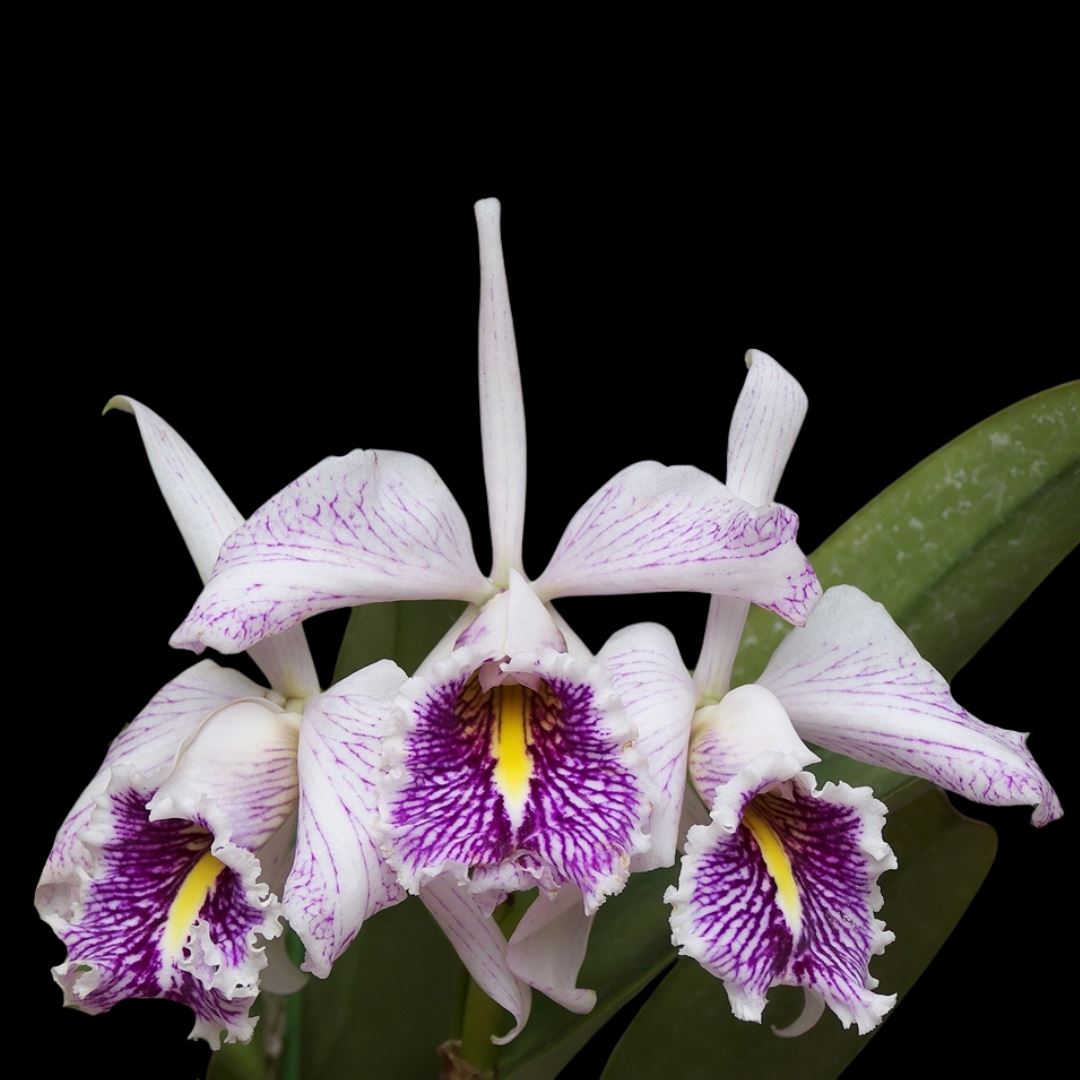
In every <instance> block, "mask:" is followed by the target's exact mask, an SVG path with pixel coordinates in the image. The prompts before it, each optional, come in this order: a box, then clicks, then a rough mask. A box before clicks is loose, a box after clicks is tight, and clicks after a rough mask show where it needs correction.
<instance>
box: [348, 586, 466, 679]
mask: <svg viewBox="0 0 1080 1080" xmlns="http://www.w3.org/2000/svg"><path fill="white" fill-rule="evenodd" d="M464 610H465V605H464V604H463V603H462V602H461V601H460V600H399V601H397V602H396V603H391V604H365V605H364V606H363V607H358V608H353V609H352V613H351V614H350V615H349V625H348V626H347V627H346V628H345V636H344V637H343V638H342V639H341V648H340V650H339V651H338V658H337V664H336V665H335V666H334V682H338V681H339V680H341V679H344V678H345V676H346V675H351V674H352V673H353V672H354V671H359V670H360V668H362V667H367V665H368V664H374V663H375V661H376V660H384V659H386V658H389V659H391V660H393V661H395V662H396V663H397V664H399V665H400V666H401V667H403V668H404V669H405V670H406V671H407V672H408V673H409V674H410V675H411V674H412V673H413V672H414V671H415V670H416V669H417V668H418V667H419V666H420V663H421V661H423V659H424V658H425V657H426V656H427V655H428V653H430V652H431V650H432V649H433V648H434V647H435V645H436V644H438V642H439V639H440V638H441V637H442V636H443V634H445V633H446V631H447V630H449V629H450V627H451V626H453V625H454V622H455V621H456V620H457V618H458V616H459V615H461V613H462V612H463V611H464Z"/></svg>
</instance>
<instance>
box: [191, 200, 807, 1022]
mask: <svg viewBox="0 0 1080 1080" xmlns="http://www.w3.org/2000/svg"><path fill="white" fill-rule="evenodd" d="M476 219H477V224H478V229H479V237H480V265H481V301H480V333H479V358H480V407H481V428H482V436H483V448H484V472H485V480H486V485H487V495H488V507H489V517H490V523H491V536H492V548H493V553H494V565H493V568H492V571H491V574H490V575H489V576H485V575H483V574H482V573H481V572H480V570H479V568H478V566H477V564H476V559H475V556H474V555H473V552H472V547H471V542H470V535H469V529H468V525H467V524H466V522H465V518H464V515H463V514H462V512H461V510H460V508H459V507H458V505H457V503H456V502H455V500H454V498H453V496H452V495H451V494H450V492H449V491H448V490H447V488H446V486H445V485H444V484H443V482H442V480H441V479H440V478H439V476H438V475H437V474H436V472H435V471H434V470H433V469H432V468H431V466H430V465H428V464H427V463H426V462H424V461H422V460H421V459H419V458H416V457H414V456H412V455H409V454H404V453H396V452H392V451H381V450H380V451H354V452H353V453H351V454H349V455H347V456H345V457H341V458H329V459H327V460H326V461H323V462H322V463H321V464H319V465H317V466H315V467H314V468H313V469H311V470H310V471H309V472H307V473H305V474H304V475H303V476H302V477H300V479H298V480H297V481H295V482H294V483H293V484H291V485H290V486H289V487H287V488H286V489H285V490H284V491H282V492H281V493H280V494H279V495H277V496H275V497H274V498H272V499H271V500H270V501H269V502H268V503H267V504H266V505H265V506H263V507H262V509H260V510H259V511H258V512H257V513H256V514H255V515H254V516H253V517H252V518H251V519H249V520H248V521H247V522H246V523H245V524H244V525H243V526H242V527H241V528H239V529H237V530H236V531H235V532H233V533H232V535H231V536H230V537H229V538H228V540H227V541H226V543H225V544H224V546H223V547H222V549H221V553H220V556H219V558H218V561H217V564H216V566H215V567H214V572H213V575H212V577H211V578H210V581H209V583H208V584H207V586H206V588H205V589H204V591H203V593H202V595H201V596H200V597H199V599H198V601H197V603H196V604H195V607H194V608H193V610H192V611H191V613H190V614H189V616H188V617H187V619H186V620H185V621H184V623H183V625H182V626H181V627H180V629H179V630H178V631H177V632H176V634H175V635H174V636H173V639H172V640H173V644H174V645H177V646H180V647H186V648H191V649H194V650H195V651H197V652H198V651H201V650H202V649H203V648H204V647H206V646H212V647H214V648H217V649H218V650H220V651H222V652H226V653H228V652H235V651H237V650H239V649H243V648H250V647H252V646H255V645H257V644H259V643H260V642H262V641H264V640H265V639H267V638H268V637H270V636H271V635H274V634H278V633H282V632H286V631H288V630H290V628H293V627H295V626H296V624H297V623H299V622H300V621H301V620H302V619H305V618H307V617H309V616H311V615H314V614H316V613H318V612H322V611H327V610H330V609H332V608H338V607H342V606H346V605H357V604H364V603H370V602H376V601H388V600H398V599H408V598H411V599H440V598H444V599H461V600H466V601H468V602H469V607H468V609H467V610H466V612H465V614H464V615H463V616H462V618H461V620H460V622H459V623H458V624H457V625H456V626H455V627H454V628H453V630H452V631H451V632H450V633H449V634H448V635H447V636H446V638H445V640H444V641H443V642H442V643H441V644H440V645H439V647H438V648H436V650H435V651H434V653H433V654H432V656H431V657H429V658H428V660H427V661H426V662H425V663H424V664H423V665H422V666H421V668H420V670H419V671H418V672H417V673H416V675H415V676H414V677H413V678H412V679H410V680H409V681H408V682H407V683H405V685H404V686H403V688H402V692H401V695H400V697H399V698H398V706H399V714H398V715H399V725H398V730H397V732H396V734H395V735H394V737H393V738H391V739H389V740H388V741H387V743H386V744H385V749H384V755H383V761H382V775H381V776H375V775H374V766H373V763H372V762H370V761H366V762H365V763H364V777H365V780H364V782H374V781H377V783H378V787H379V789H380V808H381V821H379V822H372V828H373V829H375V830H377V831H379V832H381V835H382V838H383V843H384V851H385V853H386V856H387V859H388V861H389V863H390V865H391V866H392V867H393V869H394V870H395V871H396V874H397V879H398V881H399V882H400V884H401V885H403V886H404V887H405V888H407V889H408V890H410V891H412V892H418V893H419V894H420V895H421V897H422V898H423V899H424V900H425V902H426V903H427V904H428V906H429V908H430V909H431V910H432V912H433V913H434V914H435V916H436V918H438V919H439V921H440V923H441V924H442V925H443V926H444V928H445V929H446V930H447V932H448V934H449V935H450V936H451V938H452V939H453V940H454V943H455V945H456V946H457V947H458V950H459V952H460V954H461V956H462V958H463V960H464V961H465V963H466V965H467V966H468V967H469V969H470V971H471V972H472V973H473V975H474V977H476V978H477V981H478V982H479V983H480V985H482V986H483V987H484V988H485V989H486V990H487V991H488V993H489V994H490V995H491V996H492V997H493V998H495V999H496V1000H497V1001H499V1002H500V1004H503V1005H505V1006H506V1007H507V1008H508V1009H509V1010H510V1011H511V1012H512V1013H513V1014H514V1015H515V1017H516V1019H517V1021H518V1025H517V1027H515V1029H514V1032H511V1036H512V1035H513V1034H514V1033H515V1032H516V1031H517V1030H518V1028H519V1027H520V1024H521V1023H523V1022H524V1019H525V1016H526V1015H527V1012H528V992H527V986H528V985H531V986H535V987H539V988H540V989H542V990H544V991H545V992H546V993H548V994H549V995H550V996H552V997H554V998H555V999H556V1000H559V1001H561V1002H562V1003H563V1004H564V1005H567V1006H568V1007H570V1008H576V1009H579V1010H583V1009H587V1008H589V1007H591V1004H592V997H591V996H590V995H589V994H588V993H587V992H585V991H580V990H577V989H576V988H575V987H574V986H573V982H574V977H575V976H576V970H577V966H578V965H580V962H581V957H582V955H583V950H584V944H585V938H586V936H587V933H588V920H589V919H590V917H591V916H592V914H593V913H594V912H595V911H596V909H597V907H598V906H599V905H600V904H601V903H602V902H603V900H604V898H605V897H606V896H608V895H610V894H611V893H614V892H617V891H618V890H619V889H620V888H621V887H622V886H623V884H624V883H625V880H626V878H627V875H628V874H629V872H630V871H631V869H647V868H651V867H655V866H662V865H671V864H672V862H673V861H674V857H675V843H676V838H677V837H676V834H677V828H678V821H679V816H680V810H681V803H682V794H683V789H684V778H685V765H686V752H687V741H688V736H689V725H690V719H691V716H692V712H693V703H694V694H693V688H692V684H691V682H690V679H689V676H688V674H687V673H686V670H685V667H684V666H683V665H682V663H681V661H680V659H679V654H678V650H677V647H676V645H675V642H674V639H673V638H672V636H671V635H670V634H669V633H668V632H667V631H666V630H664V629H663V628H661V627H659V626H655V625H640V626H634V627H630V628H628V629H626V630H624V631H622V632H620V633H618V634H616V635H615V636H614V637H613V638H612V639H611V640H610V641H609V642H608V643H607V644H606V645H605V646H604V647H603V649H602V650H601V651H600V653H599V654H598V655H597V656H596V657H595V658H594V657H593V656H592V655H591V654H590V653H589V652H588V650H587V649H586V648H585V646H584V645H583V644H582V643H581V642H580V640H579V639H578V638H577V637H576V635H574V633H573V631H572V630H571V629H570V628H569V627H568V626H567V625H566V624H565V622H564V621H563V620H562V619H561V617H560V616H559V615H558V614H557V613H556V611H555V610H554V608H553V607H551V604H550V601H551V600H552V599H553V598H555V597H559V596H571V595H590V594H592V595H595V594H606V593H635V592H645V591H667V590H678V591H703V592H710V593H722V594H724V595H728V596H734V597H740V598H742V599H744V600H746V601H748V602H754V603H757V604H760V605H762V606H764V607H767V608H769V609H770V610H773V611H775V612H777V613H779V614H780V615H781V616H783V617H784V618H786V619H788V620H789V621H791V622H795V623H801V622H802V621H803V619H804V618H805V616H806V613H807V611H808V609H809V606H810V604H811V603H812V602H813V601H814V600H815V599H816V598H817V596H818V595H819V592H820V589H819V587H818V583H817V579H816V577H815V576H814V573H813V570H812V569H811V568H810V567H809V564H808V563H807V561H806V558H805V556H804V555H803V554H802V552H801V551H800V550H799V548H798V546H797V544H796V539H795V534H796V529H797V524H798V521H797V518H796V516H795V515H794V514H793V513H792V512H791V511H790V510H788V509H787V508H786V507H783V506H779V505H776V504H773V503H771V502H770V503H768V504H765V505H754V504H752V503H749V502H747V501H745V500H743V499H740V498H738V497H736V496H735V495H733V494H732V493H731V492H730V491H729V490H728V489H727V488H725V487H724V485H723V484H721V483H720V482H719V481H717V480H716V479H714V478H713V477H711V476H709V475H707V474H705V473H703V472H700V471H699V470H697V469H694V468H689V467H673V468H668V467H664V466H662V465H659V464H657V463H656V462H640V463H638V464H636V465H632V466H630V467H629V468H627V469H624V470H623V471H622V472H620V473H619V474H618V475H617V476H615V477H614V478H613V479H612V480H611V481H609V482H608V483H607V484H605V485H604V486H603V487H602V488H601V489H600V491H598V492H597V493H596V494H595V495H594V496H593V497H592V498H591V499H589V500H588V502H587V503H586V504H585V505H584V506H583V507H582V508H581V510H579V511H578V513H577V514H575V515H574V517H573V519H572V520H571V522H570V525H569V526H568V528H567V529H566V531H565V533H564V535H563V537H562V539H561V541H560V543H559V545H558V547H557V550H556V552H555V554H554V556H553V558H552V560H551V562H550V564H549V565H548V567H547V569H546V570H545V571H544V573H543V574H541V575H540V577H539V578H538V579H537V580H536V581H535V582H532V583H530V582H529V581H528V580H527V578H526V576H525V574H524V569H523V566H522V557H521V552H522V532H523V524H524V508H525V418H524V406H523V402H522V397H521V381H520V374H519V369H518V362H517V352H516V346H515V342H514V332H513V324H512V320H511V314H510V304H509V295H508V291H507V284H506V274H505V269H504V264H503V255H502V249H501V242H500V236H499V204H498V202H497V201H496V200H494V199H489V200H484V201H482V202H480V203H478V204H477V206H476ZM535 885H538V886H539V887H540V890H541V897H540V899H539V900H538V901H537V902H536V903H535V904H534V905H533V907H532V908H531V909H530V910H529V911H528V912H527V914H526V916H525V918H524V919H523V920H522V922H521V924H520V925H519V926H518V927H517V930H516V931H515V933H514V935H513V937H512V939H511V941H510V942H509V944H508V943H507V942H506V941H504V940H503V938H502V935H501V933H500V932H499V930H498V928H497V927H495V925H494V923H493V921H492V920H491V918H490V915H491V912H492V910H493V908H494V906H495V905H496V904H497V903H498V902H499V901H500V900H501V899H502V898H503V897H504V896H505V895H506V894H507V893H508V892H510V891H512V890H519V889H526V888H530V887H532V886H535ZM522 980H523V981H524V984H525V985H523V983H522ZM508 1037H510V1036H508Z"/></svg>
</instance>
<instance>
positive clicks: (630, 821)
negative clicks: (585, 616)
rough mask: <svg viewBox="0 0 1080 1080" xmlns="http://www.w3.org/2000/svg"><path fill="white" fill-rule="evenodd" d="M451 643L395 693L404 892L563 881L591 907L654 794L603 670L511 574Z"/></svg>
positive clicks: (393, 822)
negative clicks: (452, 881) (442, 882)
mask: <svg viewBox="0 0 1080 1080" xmlns="http://www.w3.org/2000/svg"><path fill="white" fill-rule="evenodd" d="M504 607H505V608H514V609H516V610H517V614H516V616H515V617H511V618H509V619H508V620H507V619H505V618H504V617H503V612H502V609H503V608H504ZM507 633H509V634H510V635H511V636H512V637H513V638H514V639H515V640H514V641H508V640H507V637H506V634H507ZM527 634H528V636H529V640H528V641H526V635H527ZM457 640H458V641H459V642H465V644H464V645H462V646H460V647H458V648H454V649H453V650H452V652H451V653H450V654H449V656H447V657H446V658H445V659H442V660H439V661H436V662H435V663H434V664H432V665H429V670H428V671H427V672H426V673H423V674H421V675H420V676H418V677H416V678H413V679H411V680H409V681H408V682H407V683H406V684H405V686H404V687H403V691H402V695H401V697H400V698H399V699H398V706H399V709H400V715H401V720H400V729H399V732H398V734H397V736H396V737H395V738H393V739H390V740H388V742H387V744H386V748H385V764H386V769H387V777H386V780H385V782H384V785H383V790H382V793H381V805H382V814H383V818H384V822H385V830H386V839H387V843H388V848H387V851H388V857H389V860H390V862H391V865H393V866H394V868H395V869H396V870H397V873H398V878H399V880H400V881H401V882H402V884H403V885H405V886H406V887H407V888H409V889H411V890H413V891H416V890H417V889H418V888H419V887H420V885H421V884H423V883H424V882H425V881H430V880H432V879H433V878H436V877H438V876H439V875H441V874H444V873H451V874H452V875H454V876H457V877H458V878H460V879H463V880H467V881H468V882H469V883H470V887H471V889H472V890H473V891H475V892H477V893H491V894H501V893H505V892H508V891H512V890H516V889H522V888H529V887H531V886H533V885H536V884H539V885H540V886H541V887H542V888H543V889H544V890H545V891H547V892H555V891H556V890H558V889H559V888H561V887H562V886H564V885H568V884H572V885H575V886H577V887H578V888H579V889H580V890H581V893H582V895H583V896H584V899H585V908H586V910H587V911H593V910H595V908H596V907H597V906H598V905H599V904H600V903H601V902H602V900H603V898H604V896H606V895H607V894H609V893H611V892H615V891H618V889H619V888H621V887H622V884H623V882H624V881H625V879H626V876H627V874H628V873H629V870H630V860H631V858H632V857H633V856H634V855H636V854H638V853H640V852H643V851H644V850H646V849H647V847H648V844H649V840H648V837H647V836H646V835H645V834H644V833H643V831H642V828H643V826H644V825H645V823H646V822H647V820H648V815H649V812H650V810H651V808H652V807H653V805H655V804H656V803H657V802H658V801H659V796H658V794H657V793H656V792H655V791H654V790H653V785H652V781H651V778H650V777H649V775H648V772H647V770H646V769H645V767H644V765H643V763H642V760H641V757H640V755H639V754H638V753H637V751H635V750H634V749H633V748H632V745H631V744H632V743H633V742H634V740H635V739H636V737H637V732H636V730H635V728H634V727H633V725H632V724H630V723H629V722H628V721H627V718H626V716H625V713H624V710H623V708H622V704H621V702H620V701H619V699H618V697H617V695H616V694H615V691H614V689H613V687H612V685H611V680H610V677H609V676H608V675H607V673H606V672H605V671H604V669H603V667H602V666H601V665H599V664H597V663H595V662H593V661H591V659H589V658H581V657H575V656H572V655H571V654H570V653H569V652H567V651H566V650H565V646H564V647H563V650H562V651H559V650H558V649H557V648H555V647H553V646H554V645H555V644H557V643H561V642H563V641H564V638H563V635H562V634H561V633H560V632H559V631H558V629H557V627H556V626H555V625H554V623H553V621H552V620H551V618H550V616H549V615H548V614H547V612H546V610H545V609H544V608H543V606H542V605H541V604H540V602H539V601H538V600H537V599H536V598H535V596H534V595H533V594H532V593H531V591H530V590H529V589H528V586H527V585H525V583H524V582H523V580H522V579H520V577H515V579H514V581H513V583H512V586H511V589H510V590H509V591H508V592H507V594H504V596H502V597H496V598H495V600H493V601H492V602H491V604H490V605H489V606H488V607H486V608H485V609H484V610H482V611H481V612H480V613H479V614H478V615H477V617H476V620H475V621H474V623H473V625H472V626H470V627H468V628H466V630H465V631H464V632H462V633H461V634H460V635H459V637H458V639H457ZM496 642H497V644H495V643H496ZM523 644H532V645H533V646H534V647H533V648H532V649H529V650H528V651H521V646H522V645H523ZM508 646H509V648H508ZM684 730H685V729H684Z"/></svg>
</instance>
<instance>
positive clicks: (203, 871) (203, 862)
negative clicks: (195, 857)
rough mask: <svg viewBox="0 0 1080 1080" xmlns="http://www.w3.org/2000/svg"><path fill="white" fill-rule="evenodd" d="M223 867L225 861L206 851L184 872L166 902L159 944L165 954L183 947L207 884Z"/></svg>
mask: <svg viewBox="0 0 1080 1080" xmlns="http://www.w3.org/2000/svg"><path fill="white" fill-rule="evenodd" d="M224 869H225V864H224V863H223V862H222V861H221V860H220V859H217V858H215V857H214V856H213V855H211V854H210V853H209V852H207V853H206V854H205V855H204V856H203V857H202V858H201V859H200V860H199V861H198V862H197V863H196V864H195V865H194V866H193V867H192V868H191V869H190V870H189V871H188V875H187V877H186V878H184V884H183V885H181V886H180V888H179V890H178V891H177V893H176V897H175V898H174V900H173V902H172V904H170V905H169V914H168V915H167V916H166V917H165V933H164V935H163V936H162V939H161V944H162V948H163V949H164V951H165V952H166V953H168V954H175V953H178V952H179V951H180V949H181V948H182V947H183V945H184V942H185V941H187V936H188V932H189V931H190V930H191V924H192V923H193V922H194V921H195V920H196V919H197V918H198V917H199V912H200V910H202V906H203V904H204V903H205V902H206V898H207V896H208V895H209V893H210V888H211V886H212V885H213V884H214V882H215V881H216V880H217V876H218V874H220V873H221V871H222V870H224Z"/></svg>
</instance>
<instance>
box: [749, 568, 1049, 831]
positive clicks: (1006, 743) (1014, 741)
mask: <svg viewBox="0 0 1080 1080" xmlns="http://www.w3.org/2000/svg"><path fill="white" fill-rule="evenodd" d="M760 681H761V684H762V685H763V686H767V687H768V688H769V689H770V690H772V692H773V693H774V694H775V695H776V696H777V698H779V700H780V701H781V703H782V704H783V706H784V708H785V709H786V710H787V712H788V714H789V715H790V717H791V720H792V722H793V723H794V724H795V726H796V727H797V728H798V730H799V733H800V734H801V735H802V736H803V737H804V738H807V739H810V740H812V741H813V742H816V743H818V744H820V745H821V746H826V747H828V748H829V749H830V750H836V751H838V752H839V753H842V754H847V755H848V756H849V757H853V758H855V759H856V760H858V761H866V762H869V763H870V764H873V765H882V766H884V767H885V768H888V769H895V770H896V771H898V772H904V773H911V774H913V775H915V776H921V777H924V778H925V779H927V780H930V781H932V782H933V783H935V784H940V785H941V786H942V787H944V788H948V790H950V791H955V792H957V793H958V794H960V795H964V796H965V797H967V798H969V799H972V800H974V801H975V802H981V803H992V804H996V805H1003V806H1015V805H1025V804H1026V805H1032V806H1034V808H1035V809H1034V811H1033V813H1032V821H1033V822H1034V824H1036V825H1045V824H1046V823H1047V822H1048V821H1053V820H1054V819H1055V818H1058V817H1060V816H1061V812H1062V811H1061V804H1060V803H1059V802H1058V799H1057V796H1056V795H1055V794H1054V791H1053V789H1052V788H1051V787H1050V784H1049V782H1048V781H1047V779H1046V777H1045V776H1044V775H1043V773H1042V771H1041V770H1040V769H1039V767H1038V765H1036V764H1035V761H1034V759H1033V758H1032V756H1031V754H1030V753H1029V752H1028V749H1027V747H1026V745H1025V740H1026V738H1027V736H1026V735H1023V734H1021V733H1020V732H1017V731H1007V730H1005V729H1004V728H997V727H992V726H991V725H990V724H985V723H983V722H982V721H981V720H977V719H976V718H975V717H974V716H972V715H971V714H970V713H969V712H967V711H966V710H965V709H964V708H962V707H961V706H960V705H958V704H957V702H956V701H955V699H954V698H953V696H952V694H951V693H950V691H949V684H948V683H947V682H946V681H945V679H944V678H943V677H942V676H941V675H940V674H938V672H937V671H935V670H934V668H933V667H932V666H931V665H930V664H929V663H927V661H925V660H924V659H923V658H922V657H921V656H920V655H919V653H918V651H917V650H916V648H915V646H914V645H913V644H912V643H911V640H910V639H909V638H908V637H907V635H906V634H905V633H904V632H903V631H902V630H901V629H900V628H899V627H898V626H897V625H896V623H894V622H893V620H892V618H891V616H890V615H889V613H888V612H887V611H886V610H885V608H884V607H883V606H882V605H881V604H879V603H876V602H875V601H873V600H871V599H870V598H869V597H868V596H867V595H866V594H865V593H862V592H860V591H859V590H858V589H856V588H853V587H852V586H850V585H838V586H836V587H834V588H831V589H829V590H828V592H826V593H825V595H824V596H823V597H822V598H821V600H820V601H819V603H818V605H817V607H816V608H815V609H814V611H813V613H812V614H811V617H810V619H809V621H808V623H807V625H806V627H805V628H804V629H801V630H797V631H795V632H793V633H792V634H790V635H789V636H788V637H787V638H786V639H785V640H784V641H782V642H781V643H780V646H779V648H778V649H777V650H776V652H775V653H773V656H772V659H771V660H770V661H769V665H768V667H767V668H766V669H765V673H764V674H763V675H762V677H761V680H760Z"/></svg>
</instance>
